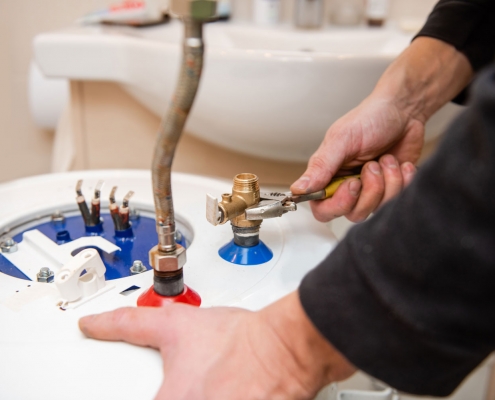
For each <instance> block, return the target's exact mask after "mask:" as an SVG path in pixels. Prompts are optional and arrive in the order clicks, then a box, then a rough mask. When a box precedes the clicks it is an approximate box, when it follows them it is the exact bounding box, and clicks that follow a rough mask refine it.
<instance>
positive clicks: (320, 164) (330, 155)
mask: <svg viewBox="0 0 495 400" xmlns="http://www.w3.org/2000/svg"><path fill="white" fill-rule="evenodd" d="M340 147H341V146H339V145H333V144H326V143H325V142H323V143H322V145H321V146H320V148H319V149H318V150H317V151H316V152H315V153H314V154H313V155H312V156H311V158H310V159H309V161H308V167H307V168H306V171H305V172H304V173H303V174H302V176H301V177H300V178H299V179H298V180H297V181H295V182H294V183H293V184H292V185H291V187H290V190H291V192H292V193H294V194H298V193H311V192H316V191H318V190H321V189H323V188H324V187H325V186H327V185H328V183H329V182H330V180H331V179H332V177H333V176H335V174H336V173H337V171H338V170H339V169H340V167H341V166H342V163H343V162H344V157H345V154H344V149H342V148H340Z"/></svg>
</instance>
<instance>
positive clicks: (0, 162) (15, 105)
mask: <svg viewBox="0 0 495 400" xmlns="http://www.w3.org/2000/svg"><path fill="white" fill-rule="evenodd" d="M106 3H111V1H110V0H106V1H105V0H42V1H40V0H0V51H1V54H0V182H1V181H5V180H9V179H14V178H19V177H23V176H29V175H35V174H42V173H47V172H49V168H50V157H51V147H52V141H53V133H52V132H46V131H43V130H41V129H38V128H37V127H36V126H35V125H34V123H33V121H32V120H31V116H30V113H29V107H28V96H27V77H28V70H29V63H30V60H31V54H32V51H31V43H32V39H33V37H34V36H35V35H36V34H38V33H41V32H46V31H51V30H55V29H59V28H62V27H64V26H67V25H69V24H70V23H71V22H72V21H74V20H75V19H76V18H77V17H79V16H80V15H81V14H83V13H86V12H87V11H89V10H92V9H94V8H96V7H101V6H103V5H105V4H106Z"/></svg>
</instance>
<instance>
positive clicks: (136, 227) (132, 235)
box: [0, 214, 187, 280]
mask: <svg viewBox="0 0 495 400" xmlns="http://www.w3.org/2000/svg"><path fill="white" fill-rule="evenodd" d="M101 217H102V219H103V223H102V224H101V232H100V233H99V234H98V233H96V232H94V231H92V232H88V230H87V227H85V226H84V222H83V220H82V218H81V217H80V216H79V215H76V216H73V217H67V218H66V219H65V221H64V222H63V223H62V222H51V221H49V222H45V223H41V224H39V225H36V226H32V227H30V228H29V229H28V230H33V229H38V230H39V231H40V232H42V233H43V234H44V235H46V236H47V237H49V238H50V239H51V240H53V241H54V242H55V243H58V244H62V243H67V242H68V241H71V240H74V239H78V238H80V237H84V236H95V235H98V236H102V237H104V238H105V239H107V240H108V241H110V242H112V243H114V244H115V245H117V246H119V247H120V249H121V250H119V251H116V252H115V253H113V254H107V253H105V252H103V251H102V250H99V249H96V250H98V252H99V253H100V256H101V259H102V260H103V263H104V264H105V267H106V269H107V270H106V272H105V279H106V280H112V279H118V278H124V277H126V276H130V275H131V272H130V267H131V266H132V263H133V262H134V261H135V260H140V261H142V262H143V264H144V265H145V266H146V268H148V269H150V265H149V259H148V253H149V251H150V249H151V248H152V247H153V246H155V245H156V243H157V240H158V238H157V235H156V223H155V219H154V218H149V217H146V216H143V215H141V216H139V217H138V218H137V219H135V220H133V221H132V228H129V229H127V230H125V231H121V232H115V229H114V225H113V221H112V217H111V216H110V214H102V215H101ZM24 232H25V231H23V232H21V233H19V234H17V235H15V236H14V237H13V239H14V240H15V241H16V242H17V243H20V242H21V241H22V234H23V233H24ZM179 237H180V238H181V239H180V240H179V241H178V243H179V244H180V245H182V246H184V247H187V246H186V240H185V237H184V235H179ZM57 239H58V240H57ZM82 250H84V248H81V249H78V250H76V251H75V252H74V253H73V254H72V255H76V254H77V253H78V252H79V251H82ZM41 267H42V265H40V268H41ZM0 272H3V273H4V274H7V275H10V276H13V277H16V278H20V279H26V280H29V278H28V277H27V276H26V275H24V274H23V273H22V272H21V271H20V270H19V269H18V268H17V267H16V266H15V265H13V264H12V263H11V262H10V261H9V260H7V258H5V257H4V256H3V255H1V254H0Z"/></svg>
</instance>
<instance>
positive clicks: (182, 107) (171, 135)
mask: <svg viewBox="0 0 495 400" xmlns="http://www.w3.org/2000/svg"><path fill="white" fill-rule="evenodd" d="M184 26H185V35H184V43H183V58H182V66H181V69H180V75H179V81H178V84H177V87H176V89H175V93H174V96H173V98H172V103H171V105H170V108H169V109H168V112H167V114H166V116H165V118H164V119H163V121H162V123H161V126H160V130H159V133H158V139H157V143H156V146H155V153H154V157H153V164H152V169H151V171H152V180H153V196H154V201H155V212H156V222H157V232H158V243H159V248H160V250H162V251H166V252H169V251H174V250H175V248H176V245H175V238H174V234H175V216H174V205H173V201H172V185H171V172H172V161H173V159H174V155H175V149H176V147H177V143H178V142H179V139H180V136H181V134H182V131H183V129H184V125H185V123H186V119H187V116H188V114H189V111H190V110H191V107H192V105H193V102H194V98H195V97H196V92H197V90H198V85H199V79H200V76H201V70H202V67H203V51H204V44H203V22H202V21H198V20H194V19H193V18H186V19H184Z"/></svg>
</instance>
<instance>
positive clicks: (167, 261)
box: [149, 244, 186, 272]
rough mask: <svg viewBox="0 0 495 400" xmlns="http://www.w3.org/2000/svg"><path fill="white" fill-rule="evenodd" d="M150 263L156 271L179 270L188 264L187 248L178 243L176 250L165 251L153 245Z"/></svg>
mask: <svg viewBox="0 0 495 400" xmlns="http://www.w3.org/2000/svg"><path fill="white" fill-rule="evenodd" d="M149 257H150V265H151V266H152V267H153V269H154V270H156V271H161V272H172V271H178V270H179V269H181V268H182V267H183V266H184V265H185V264H186V249H185V248H184V247H182V246H181V245H180V244H177V248H176V249H175V251H172V252H170V253H165V252H163V251H160V250H159V249H158V246H155V247H153V248H152V249H151V250H150V253H149Z"/></svg>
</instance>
